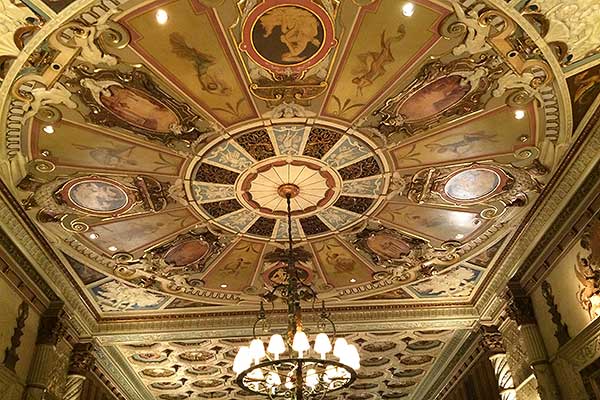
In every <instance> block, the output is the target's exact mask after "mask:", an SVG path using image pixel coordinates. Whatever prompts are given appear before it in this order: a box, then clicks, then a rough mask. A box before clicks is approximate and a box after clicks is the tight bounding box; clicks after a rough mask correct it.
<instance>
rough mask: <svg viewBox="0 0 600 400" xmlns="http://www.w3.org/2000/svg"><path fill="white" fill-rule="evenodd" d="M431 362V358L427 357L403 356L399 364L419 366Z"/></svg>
mask: <svg viewBox="0 0 600 400" xmlns="http://www.w3.org/2000/svg"><path fill="white" fill-rule="evenodd" d="M431 360H433V357H432V356H429V355H422V356H417V355H414V356H404V357H402V359H401V360H400V362H401V363H402V364H404V365H420V364H426V363H428V362H431Z"/></svg>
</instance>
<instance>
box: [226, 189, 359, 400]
mask: <svg viewBox="0 0 600 400" xmlns="http://www.w3.org/2000/svg"><path fill="white" fill-rule="evenodd" d="M277 192H278V194H279V195H280V196H281V197H285V199H286V201H287V221H288V244H289V248H288V255H287V266H286V282H284V283H282V284H280V285H277V286H275V287H274V288H273V289H272V290H271V291H270V292H269V293H268V294H267V295H266V296H264V298H265V299H267V300H268V301H274V299H275V298H282V299H283V300H284V301H285V302H286V303H287V310H288V313H287V314H288V323H287V332H286V335H285V337H284V336H282V335H280V334H274V335H272V336H271V338H270V340H269V343H268V346H267V348H266V350H265V345H264V343H263V341H262V340H261V339H260V338H259V337H258V336H257V333H256V328H257V326H258V325H259V324H263V325H264V327H265V328H266V327H267V326H268V324H267V317H266V313H265V311H264V308H263V305H262V303H261V306H260V312H259V315H258V318H257V320H256V322H255V323H254V326H253V329H252V334H253V339H252V341H251V342H250V344H249V346H242V347H240V348H239V350H238V353H237V355H236V357H235V360H234V362H233V370H234V372H235V373H236V374H237V378H236V382H237V384H238V385H239V386H240V387H241V388H242V389H244V390H247V391H249V392H251V393H253V394H257V395H262V396H265V397H268V398H270V399H290V400H292V399H293V400H303V399H316V400H318V399H323V398H324V397H325V396H326V395H327V394H328V393H331V392H334V391H337V390H341V389H344V388H346V387H348V386H350V385H351V384H352V383H353V382H354V380H355V379H356V370H357V369H359V368H360V358H359V355H358V350H357V348H356V347H355V346H354V345H351V344H348V343H347V342H346V340H345V339H344V338H336V329H335V324H334V323H333V321H332V320H331V319H330V318H329V313H328V312H327V311H326V310H325V305H324V303H323V304H322V308H321V313H320V315H319V321H318V324H317V326H318V328H319V331H320V333H318V334H317V335H316V337H315V339H314V346H313V348H312V349H311V346H310V342H309V339H308V336H307V335H306V332H305V331H304V328H303V325H302V309H301V306H300V302H301V301H306V300H309V301H310V300H312V301H313V304H314V302H315V301H316V299H317V294H316V292H315V291H314V290H313V289H312V288H311V287H310V286H308V285H307V284H305V283H303V282H302V280H301V279H300V278H299V274H298V268H297V267H296V261H295V259H296V257H295V256H294V246H293V241H292V210H291V199H292V198H293V197H294V196H296V195H297V194H298V193H299V188H298V187H297V186H296V185H293V184H285V185H282V186H280V187H279V189H278V191H277ZM327 326H330V327H331V328H332V334H333V340H334V345H333V346H332V340H330V338H329V336H328V335H327V334H326V333H325V332H324V330H325V329H326V328H327ZM265 330H267V329H265ZM330 353H332V354H330Z"/></svg>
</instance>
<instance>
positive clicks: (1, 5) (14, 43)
mask: <svg viewBox="0 0 600 400" xmlns="http://www.w3.org/2000/svg"><path fill="white" fill-rule="evenodd" d="M39 22H40V21H39V18H38V17H37V15H35V14H34V13H33V12H32V11H31V10H30V9H29V8H28V7H27V6H25V5H24V4H22V3H21V2H12V1H10V0H0V78H1V77H2V76H3V73H2V68H1V67H2V66H3V64H4V63H5V62H6V61H8V60H11V59H14V58H16V57H17V56H18V55H19V53H20V52H21V50H22V49H23V46H24V44H25V43H24V37H25V36H26V35H27V34H30V33H32V32H33V31H35V30H37V29H39V27H38V24H39Z"/></svg>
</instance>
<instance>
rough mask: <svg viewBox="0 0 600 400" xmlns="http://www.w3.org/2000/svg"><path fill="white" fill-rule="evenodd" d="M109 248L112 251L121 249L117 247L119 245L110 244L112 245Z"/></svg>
mask: <svg viewBox="0 0 600 400" xmlns="http://www.w3.org/2000/svg"><path fill="white" fill-rule="evenodd" d="M108 250H110V251H117V250H119V249H118V248H117V246H110V247H109V248H108Z"/></svg>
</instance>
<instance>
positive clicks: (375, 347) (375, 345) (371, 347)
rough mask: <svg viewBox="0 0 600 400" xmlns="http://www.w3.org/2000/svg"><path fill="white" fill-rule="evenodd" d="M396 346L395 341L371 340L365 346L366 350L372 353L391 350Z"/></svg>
mask: <svg viewBox="0 0 600 400" xmlns="http://www.w3.org/2000/svg"><path fill="white" fill-rule="evenodd" d="M395 347H396V343H394V342H371V343H367V344H365V345H364V346H363V350H364V351H368V352H370V353H375V352H383V351H389V350H392V349H393V348H395Z"/></svg>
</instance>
